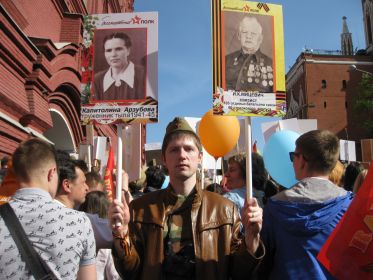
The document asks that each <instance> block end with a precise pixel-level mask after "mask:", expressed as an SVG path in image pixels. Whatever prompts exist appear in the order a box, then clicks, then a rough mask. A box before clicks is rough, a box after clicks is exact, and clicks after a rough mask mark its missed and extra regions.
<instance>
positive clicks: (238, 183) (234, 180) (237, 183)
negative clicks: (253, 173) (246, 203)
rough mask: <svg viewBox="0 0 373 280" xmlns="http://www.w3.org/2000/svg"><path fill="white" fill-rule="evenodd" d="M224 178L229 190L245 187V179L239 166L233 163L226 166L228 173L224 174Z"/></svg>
mask: <svg viewBox="0 0 373 280" xmlns="http://www.w3.org/2000/svg"><path fill="white" fill-rule="evenodd" d="M225 177H226V178H227V183H226V186H227V187H228V188H229V189H231V190H233V189H237V188H242V187H243V186H245V183H246V182H245V178H244V176H243V174H242V172H241V169H240V166H239V164H238V163H237V162H235V161H233V162H232V163H229V164H228V172H227V173H225Z"/></svg>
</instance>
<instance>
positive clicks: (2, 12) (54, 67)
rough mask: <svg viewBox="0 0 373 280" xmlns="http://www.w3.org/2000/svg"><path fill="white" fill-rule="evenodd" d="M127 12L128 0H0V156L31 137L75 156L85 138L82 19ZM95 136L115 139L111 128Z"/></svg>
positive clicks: (130, 5) (130, 2)
mask: <svg viewBox="0 0 373 280" xmlns="http://www.w3.org/2000/svg"><path fill="white" fill-rule="evenodd" d="M131 11H133V0H88V1H87V0H85V1H83V0H32V1H22V0H0V17H1V21H0V25H1V31H0V157H2V156H3V155H5V154H11V153H12V152H13V151H14V149H15V148H16V147H17V146H18V144H19V143H20V142H21V141H23V140H25V139H27V138H28V137H29V136H30V135H34V136H37V137H40V138H44V139H47V140H48V141H51V142H53V143H54V144H55V146H56V148H58V149H63V150H66V151H69V152H71V153H75V152H77V149H78V147H79V143H81V142H82V141H83V140H84V139H85V137H86V129H85V127H83V126H81V125H80V80H81V72H80V55H81V54H80V52H81V51H80V47H81V43H82V40H83V38H82V36H83V16H84V15H87V14H91V13H92V14H93V13H116V12H131ZM144 132H145V126H144ZM95 134H96V135H105V136H108V137H112V138H113V140H114V139H115V135H116V129H115V127H114V126H107V125H102V126H96V127H95ZM143 135H144V136H143V139H145V133H143ZM143 142H144V141H143ZM143 144H144V143H143Z"/></svg>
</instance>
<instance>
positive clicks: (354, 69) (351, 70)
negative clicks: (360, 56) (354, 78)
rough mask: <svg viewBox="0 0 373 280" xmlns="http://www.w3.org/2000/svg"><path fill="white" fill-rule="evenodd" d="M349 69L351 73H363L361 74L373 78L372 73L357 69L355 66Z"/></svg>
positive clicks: (352, 65)
mask: <svg viewBox="0 0 373 280" xmlns="http://www.w3.org/2000/svg"><path fill="white" fill-rule="evenodd" d="M349 69H350V72H353V71H359V72H361V73H365V74H367V75H369V76H373V74H372V73H370V72H368V71H365V70H361V69H359V68H357V67H356V65H355V64H351V65H350V67H349Z"/></svg>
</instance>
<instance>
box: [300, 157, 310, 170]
mask: <svg viewBox="0 0 373 280" xmlns="http://www.w3.org/2000/svg"><path fill="white" fill-rule="evenodd" d="M299 160H300V167H301V168H302V169H303V170H304V169H306V168H308V163H307V161H305V160H304V158H303V155H302V156H300V157H299Z"/></svg>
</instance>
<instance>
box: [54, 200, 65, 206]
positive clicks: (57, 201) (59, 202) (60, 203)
mask: <svg viewBox="0 0 373 280" xmlns="http://www.w3.org/2000/svg"><path fill="white" fill-rule="evenodd" d="M53 201H54V202H56V203H58V204H59V205H61V206H63V207H67V206H66V205H65V204H63V203H62V202H61V201H59V200H58V199H53Z"/></svg>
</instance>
